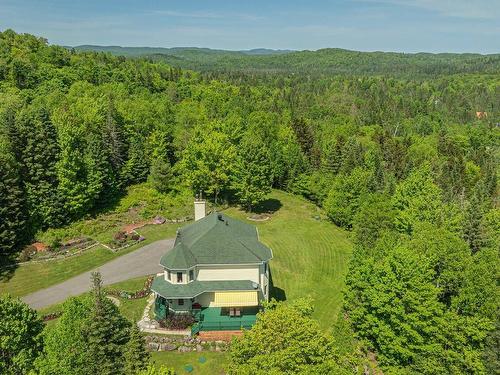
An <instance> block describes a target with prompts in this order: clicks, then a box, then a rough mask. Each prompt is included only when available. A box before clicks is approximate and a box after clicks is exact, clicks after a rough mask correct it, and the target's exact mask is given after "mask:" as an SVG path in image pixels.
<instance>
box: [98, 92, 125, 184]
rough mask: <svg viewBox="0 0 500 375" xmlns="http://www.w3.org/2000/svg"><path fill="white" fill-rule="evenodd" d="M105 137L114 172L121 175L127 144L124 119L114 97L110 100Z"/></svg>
mask: <svg viewBox="0 0 500 375" xmlns="http://www.w3.org/2000/svg"><path fill="white" fill-rule="evenodd" d="M103 139H104V143H105V144H106V146H107V148H108V156H109V162H110V164H111V166H112V168H113V172H114V173H115V174H116V175H120V174H121V169H122V167H123V165H124V164H125V160H126V154H127V145H126V137H125V134H124V129H123V125H122V119H121V118H120V116H119V114H118V113H117V111H116V108H115V105H114V102H113V99H112V98H109V102H108V108H107V112H106V123H105V126H104V134H103Z"/></svg>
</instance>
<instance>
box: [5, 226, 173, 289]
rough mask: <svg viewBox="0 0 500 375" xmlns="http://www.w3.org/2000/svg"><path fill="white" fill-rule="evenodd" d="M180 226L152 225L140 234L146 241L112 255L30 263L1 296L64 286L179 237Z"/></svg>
mask: <svg viewBox="0 0 500 375" xmlns="http://www.w3.org/2000/svg"><path fill="white" fill-rule="evenodd" d="M179 226H180V224H163V225H149V226H146V227H143V228H140V229H138V230H137V232H139V233H140V234H141V235H143V236H144V237H146V240H145V241H143V242H140V243H139V244H137V245H133V246H131V247H128V248H126V249H122V250H119V251H117V252H112V251H111V250H108V249H105V248H104V247H102V246H98V247H95V248H93V249H90V250H88V251H86V252H85V253H83V254H81V255H75V256H73V257H69V258H67V259H62V260H51V261H46V262H42V263H30V264H25V265H20V266H19V267H17V268H16V269H15V270H14V271H13V274H12V275H9V276H8V277H4V278H3V279H2V280H0V293H10V294H11V295H13V296H24V295H26V294H29V293H32V292H35V291H37V290H40V289H43V288H47V287H49V286H51V285H54V284H57V283H60V282H62V281H64V280H67V279H69V278H71V277H73V276H76V275H79V274H81V273H83V272H85V271H89V270H91V269H93V268H95V267H98V266H100V265H101V264H104V263H106V262H109V261H110V260H112V259H114V258H117V257H119V256H122V255H124V254H127V253H129V252H131V251H134V250H137V249H138V248H139V247H142V246H144V245H146V244H148V243H151V242H154V241H157V240H160V239H163V238H171V237H174V236H175V231H176V230H177V228H179Z"/></svg>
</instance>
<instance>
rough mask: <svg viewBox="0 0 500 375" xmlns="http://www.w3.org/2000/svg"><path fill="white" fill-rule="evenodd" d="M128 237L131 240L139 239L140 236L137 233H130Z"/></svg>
mask: <svg viewBox="0 0 500 375" xmlns="http://www.w3.org/2000/svg"><path fill="white" fill-rule="evenodd" d="M130 238H131V239H132V240H133V241H139V238H141V236H140V235H139V234H137V233H132V235H131V236H130Z"/></svg>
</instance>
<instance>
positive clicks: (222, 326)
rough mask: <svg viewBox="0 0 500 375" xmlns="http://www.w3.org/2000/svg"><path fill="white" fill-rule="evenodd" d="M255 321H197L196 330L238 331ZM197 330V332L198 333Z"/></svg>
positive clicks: (248, 326)
mask: <svg viewBox="0 0 500 375" xmlns="http://www.w3.org/2000/svg"><path fill="white" fill-rule="evenodd" d="M254 324H255V321H237V322H199V323H197V328H196V329H197V330H198V332H199V331H238V330H241V329H250V328H252V326H253V325H254ZM198 332H197V333H198Z"/></svg>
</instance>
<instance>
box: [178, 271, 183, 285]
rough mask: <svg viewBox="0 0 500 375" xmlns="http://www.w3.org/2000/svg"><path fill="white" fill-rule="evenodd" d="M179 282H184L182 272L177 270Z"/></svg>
mask: <svg viewBox="0 0 500 375" xmlns="http://www.w3.org/2000/svg"><path fill="white" fill-rule="evenodd" d="M177 282H178V283H182V272H177Z"/></svg>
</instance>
